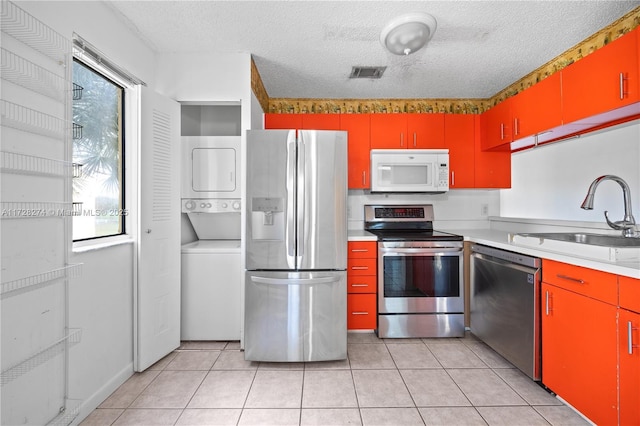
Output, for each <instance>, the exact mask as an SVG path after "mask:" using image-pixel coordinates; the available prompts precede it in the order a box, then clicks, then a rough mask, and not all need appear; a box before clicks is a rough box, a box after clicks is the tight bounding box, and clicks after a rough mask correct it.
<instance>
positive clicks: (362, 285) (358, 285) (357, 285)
mask: <svg viewBox="0 0 640 426" xmlns="http://www.w3.org/2000/svg"><path fill="white" fill-rule="evenodd" d="M351 287H367V284H351Z"/></svg>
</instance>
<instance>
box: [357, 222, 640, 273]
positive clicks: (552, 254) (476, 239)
mask: <svg viewBox="0 0 640 426" xmlns="http://www.w3.org/2000/svg"><path fill="white" fill-rule="evenodd" d="M443 231H445V232H450V233H452V234H456V235H462V236H463V237H464V240H465V241H470V242H473V243H478V244H484V245H488V246H492V247H496V248H499V249H503V250H510V251H514V252H517V253H522V254H526V255H529V256H535V257H540V258H543V259H550V260H556V261H558V262H564V263H569V264H572V265H577V266H582V267H585V268H591V269H597V270H599V271H604V272H609V273H612V274H617V275H623V276H627V277H631V278H636V279H640V261H637V260H636V261H629V260H625V261H604V260H599V259H591V258H587V257H580V256H577V255H576V254H572V253H568V252H561V251H550V250H544V249H542V248H536V247H531V246H523V245H517V244H514V243H511V242H510V241H509V232H507V231H501V230H494V229H451V230H444V229H443ZM348 239H349V241H376V236H375V235H373V234H371V233H369V232H367V231H364V230H361V229H350V230H349V231H348Z"/></svg>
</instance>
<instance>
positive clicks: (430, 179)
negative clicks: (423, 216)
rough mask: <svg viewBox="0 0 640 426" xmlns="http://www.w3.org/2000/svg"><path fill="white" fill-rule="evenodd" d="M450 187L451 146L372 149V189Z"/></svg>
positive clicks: (429, 189) (401, 190) (374, 190)
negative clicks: (446, 147)
mask: <svg viewBox="0 0 640 426" xmlns="http://www.w3.org/2000/svg"><path fill="white" fill-rule="evenodd" d="M448 190H449V150H448V149H372V150H371V192H430V193H438V192H445V191H448Z"/></svg>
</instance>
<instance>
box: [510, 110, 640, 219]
mask: <svg viewBox="0 0 640 426" xmlns="http://www.w3.org/2000/svg"><path fill="white" fill-rule="evenodd" d="M511 170H512V177H511V184H512V187H511V189H505V190H501V191H500V215H501V216H506V217H521V218H533V219H558V220H575V221H589V222H604V221H605V219H604V213H603V212H604V211H605V210H608V211H609V217H610V218H611V219H612V220H621V219H622V218H623V216H624V209H623V207H624V204H623V199H622V189H621V187H620V185H618V184H617V183H615V182H610V181H607V182H602V183H601V184H600V185H599V186H598V189H597V191H596V196H595V203H594V209H593V210H591V211H589V210H582V209H581V208H580V204H582V201H583V200H584V197H585V195H586V193H587V189H588V188H589V185H590V184H591V182H592V181H593V180H594V179H595V178H597V177H598V176H601V175H605V174H613V175H617V176H619V177H621V178H622V179H624V180H625V181H626V182H627V183H628V184H629V186H630V188H631V201H632V207H633V211H634V216H635V217H636V221H638V219H639V218H640V121H639V120H636V121H633V122H629V123H625V124H621V125H618V126H615V127H612V128H609V129H605V130H602V131H598V132H594V133H591V134H587V135H584V136H582V137H580V138H576V139H569V140H566V141H563V142H557V143H553V144H549V145H543V146H541V147H538V148H533V149H529V150H526V151H522V152H519V153H515V154H513V155H512V156H511Z"/></svg>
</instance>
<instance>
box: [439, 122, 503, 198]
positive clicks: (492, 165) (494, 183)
mask: <svg viewBox="0 0 640 426" xmlns="http://www.w3.org/2000/svg"><path fill="white" fill-rule="evenodd" d="M481 120H482V119H481V117H480V116H478V115H476V116H475V117H474V121H475V133H476V135H475V138H474V144H475V152H474V163H475V172H474V187H475V188H511V151H485V150H484V148H483V147H482V132H481V130H482V127H481V126H480V123H481ZM449 161H451V158H449Z"/></svg>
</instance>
